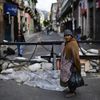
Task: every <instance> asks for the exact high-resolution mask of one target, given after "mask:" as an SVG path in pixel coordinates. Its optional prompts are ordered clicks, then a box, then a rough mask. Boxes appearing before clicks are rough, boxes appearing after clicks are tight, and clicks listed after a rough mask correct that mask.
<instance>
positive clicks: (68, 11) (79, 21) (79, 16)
mask: <svg viewBox="0 0 100 100" xmlns="http://www.w3.org/2000/svg"><path fill="white" fill-rule="evenodd" d="M57 2H58V10H57V21H58V22H59V23H60V29H61V30H62V31H63V30H64V29H65V28H69V29H71V30H72V31H74V30H75V29H77V28H78V27H79V26H80V27H81V30H82V31H81V34H82V36H83V35H85V36H86V37H88V36H89V37H91V38H92V39H98V40H99V38H100V34H99V33H100V20H99V16H100V0H61V1H60V0H57ZM59 3H60V4H59Z"/></svg>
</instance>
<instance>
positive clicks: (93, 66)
mask: <svg viewBox="0 0 100 100" xmlns="http://www.w3.org/2000/svg"><path fill="white" fill-rule="evenodd" d="M82 52H83V53H84V54H83V53H82ZM79 54H80V55H87V56H89V55H90V56H91V55H92V56H94V55H97V56H98V55H99V50H97V49H88V50H85V49H84V48H81V49H80V51H79ZM99 66H100V60H85V59H84V60H83V59H82V60H81V67H82V74H84V75H83V76H85V72H98V71H99V70H100V67H99Z"/></svg>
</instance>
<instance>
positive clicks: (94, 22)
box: [93, 0, 96, 39]
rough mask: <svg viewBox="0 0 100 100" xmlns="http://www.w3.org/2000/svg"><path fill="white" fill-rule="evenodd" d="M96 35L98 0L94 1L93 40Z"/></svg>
mask: <svg viewBox="0 0 100 100" xmlns="http://www.w3.org/2000/svg"><path fill="white" fill-rule="evenodd" d="M95 34H96V0H93V39H95Z"/></svg>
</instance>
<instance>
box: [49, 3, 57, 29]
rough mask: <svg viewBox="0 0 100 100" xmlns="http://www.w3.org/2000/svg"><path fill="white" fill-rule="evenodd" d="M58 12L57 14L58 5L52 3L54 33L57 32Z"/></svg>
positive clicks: (51, 18) (51, 16) (51, 17)
mask: <svg viewBox="0 0 100 100" xmlns="http://www.w3.org/2000/svg"><path fill="white" fill-rule="evenodd" d="M56 12H57V3H52V6H51V15H50V20H51V25H52V29H53V30H54V31H57V21H56Z"/></svg>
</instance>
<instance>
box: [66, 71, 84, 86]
mask: <svg viewBox="0 0 100 100" xmlns="http://www.w3.org/2000/svg"><path fill="white" fill-rule="evenodd" d="M68 86H69V87H75V88H77V87H81V86H84V80H83V77H82V76H81V74H80V73H79V72H77V71H74V72H72V74H71V77H70V79H69V80H68Z"/></svg>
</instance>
